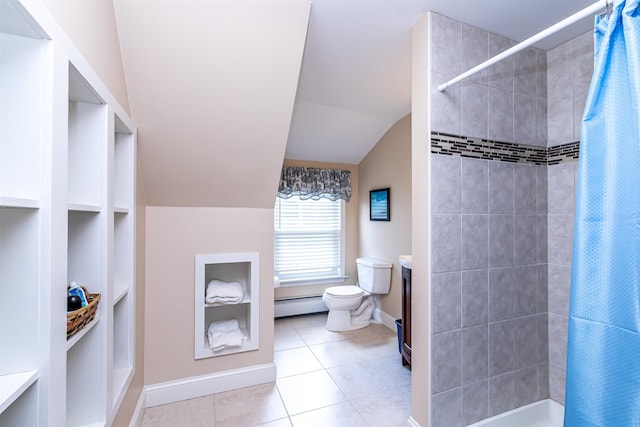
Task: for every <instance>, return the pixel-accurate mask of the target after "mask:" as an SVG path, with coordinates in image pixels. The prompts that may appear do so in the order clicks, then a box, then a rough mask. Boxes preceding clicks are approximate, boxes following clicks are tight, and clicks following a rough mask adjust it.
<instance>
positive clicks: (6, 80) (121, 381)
mask: <svg viewBox="0 0 640 427" xmlns="http://www.w3.org/2000/svg"><path fill="white" fill-rule="evenodd" d="M135 131H136V129H135V124H134V123H133V122H132V120H131V119H130V118H129V117H128V116H127V114H126V113H125V112H124V110H123V109H122V107H121V106H120V105H119V104H118V103H117V101H116V100H115V98H114V97H113V96H112V95H111V94H110V93H109V92H108V90H107V89H106V87H105V86H104V84H103V83H102V82H101V81H100V79H99V78H98V77H97V75H96V74H95V72H94V71H93V70H92V69H91V68H90V67H89V65H88V64H87V63H86V61H85V60H84V59H83V58H82V56H81V55H80V54H79V52H78V51H77V49H76V48H75V47H74V46H73V45H72V44H71V43H70V42H69V40H68V38H67V37H66V35H65V34H64V33H63V32H62V31H61V29H60V27H59V26H58V24H57V23H56V22H55V20H53V19H52V18H51V16H50V15H49V14H48V11H47V10H46V8H45V7H44V6H43V5H42V4H41V3H40V2H39V1H38V0H0V427H4V426H18V425H19V426H86V425H101V426H102V425H110V424H111V422H112V420H113V418H114V416H115V414H116V412H117V410H118V408H119V405H120V403H121V402H122V399H123V397H124V395H125V393H126V391H127V388H128V386H129V383H130V381H131V379H132V377H133V360H134V352H135V349H134V342H135V341H134V326H133V320H134V308H135V264H134V261H135V173H136V172H135V164H136V158H135V156H136V133H135ZM71 281H75V282H77V283H79V284H81V285H83V286H85V287H86V288H87V289H88V291H89V292H90V293H100V294H101V300H100V304H99V306H98V311H97V314H96V317H95V319H94V320H93V321H92V322H91V323H89V324H88V325H86V326H85V327H84V328H83V329H82V330H81V331H80V332H78V333H77V334H75V335H74V336H73V337H71V338H70V339H67V338H66V296H67V285H68V283H69V282H71Z"/></svg>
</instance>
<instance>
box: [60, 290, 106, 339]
mask: <svg viewBox="0 0 640 427" xmlns="http://www.w3.org/2000/svg"><path fill="white" fill-rule="evenodd" d="M82 289H83V290H84V293H85V295H86V296H87V303H88V304H87V305H86V306H84V307H82V308H79V309H78V310H74V311H69V312H67V339H69V338H71V337H72V336H74V335H75V334H76V333H78V332H79V331H80V330H81V329H82V328H84V327H85V326H86V325H87V324H88V323H89V322H91V321H92V320H93V319H94V318H95V317H96V312H97V311H98V303H99V302H100V294H90V293H89V292H87V290H86V289H85V288H84V287H82Z"/></svg>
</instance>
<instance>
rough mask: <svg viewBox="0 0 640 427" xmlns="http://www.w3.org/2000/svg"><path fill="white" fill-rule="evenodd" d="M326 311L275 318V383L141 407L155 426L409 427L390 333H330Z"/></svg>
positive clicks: (371, 329) (407, 399)
mask: <svg viewBox="0 0 640 427" xmlns="http://www.w3.org/2000/svg"><path fill="white" fill-rule="evenodd" d="M325 322H326V313H320V314H310V315H304V316H294V317H286V318H280V319H276V321H275V363H276V365H277V367H278V369H277V372H278V375H277V380H276V382H275V383H269V384H263V385H258V386H254V387H247V388H243V389H239V390H232V391H228V392H224V393H218V394H214V395H210V396H204V397H200V398H197V399H190V400H186V401H182V402H177V403H172V404H168V405H162V406H156V407H153V408H148V409H146V410H145V413H144V417H143V420H142V426H144V427H146V426H154V427H200V426H203V427H204V426H214V427H244V426H247V427H249V426H257V425H260V426H268V427H292V426H293V427H311V426H319V427H320V426H321V427H366V426H371V427H395V426H409V425H410V424H409V422H408V419H409V416H410V413H411V371H410V370H409V369H407V368H405V367H403V366H402V363H401V360H400V354H399V353H398V341H397V338H396V334H395V332H394V331H391V330H390V329H389V328H387V327H386V326H384V325H381V324H377V323H374V324H371V325H369V326H368V327H366V328H364V329H360V330H357V331H350V332H330V331H327V330H326V329H325V327H324V325H325Z"/></svg>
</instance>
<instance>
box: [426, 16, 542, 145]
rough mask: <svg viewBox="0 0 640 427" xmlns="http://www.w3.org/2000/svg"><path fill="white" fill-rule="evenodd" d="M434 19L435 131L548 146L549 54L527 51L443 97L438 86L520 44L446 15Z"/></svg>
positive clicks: (451, 88) (432, 104)
mask: <svg viewBox="0 0 640 427" xmlns="http://www.w3.org/2000/svg"><path fill="white" fill-rule="evenodd" d="M431 16H432V20H431V25H432V27H431V28H432V29H431V37H432V40H431V49H432V50H431V52H432V53H431V94H430V96H431V129H432V130H433V131H436V132H446V133H451V134H455V135H467V136H470V137H474V138H484V139H492V140H496V141H507V142H516V143H520V144H527V145H533V146H539V147H546V146H547V92H548V90H547V83H546V80H547V79H546V73H547V59H546V53H545V52H544V51H542V50H539V49H535V48H527V49H525V50H523V51H521V52H519V53H518V54H516V55H514V56H513V57H510V58H507V59H505V60H503V61H500V62H499V63H497V64H495V65H493V66H491V67H490V68H488V69H487V70H484V71H483V72H481V73H478V74H476V75H474V76H472V77H470V78H469V79H467V80H465V81H463V82H460V83H459V84H457V85H453V86H451V87H450V88H447V90H446V91H444V92H439V91H438V88H437V86H438V85H439V84H441V83H444V82H446V81H447V80H449V79H451V78H453V77H455V76H456V75H458V74H459V73H461V72H463V71H466V70H468V69H470V68H472V67H473V66H475V65H478V64H479V63H481V62H482V61H484V60H486V59H488V58H489V57H490V56H494V55H496V54H498V53H500V52H502V51H504V50H506V49H508V48H510V47H511V46H513V45H514V44H515V42H514V41H512V40H509V39H506V38H504V37H501V36H499V35H497V34H493V33H490V32H488V31H484V30H480V29H478V28H474V27H471V26H469V25H466V24H461V23H459V22H457V21H455V20H452V19H450V18H447V17H445V16H442V15H438V14H432V15H431Z"/></svg>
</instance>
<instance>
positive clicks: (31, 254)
mask: <svg viewBox="0 0 640 427" xmlns="http://www.w3.org/2000/svg"><path fill="white" fill-rule="evenodd" d="M13 14H15V12H14V11H13V10H9V9H7V8H6V7H5V6H3V5H0V16H1V17H2V19H0V426H13V425H36V424H38V423H39V420H40V418H39V414H38V394H39V392H40V378H41V374H42V372H41V366H42V364H41V360H40V353H41V351H40V350H41V347H40V343H39V342H38V340H37V337H38V336H39V335H40V320H39V319H40V315H41V313H40V310H39V302H40V289H41V277H40V274H39V268H40V264H41V254H42V243H41V232H42V221H43V218H42V212H41V209H40V208H41V206H42V191H43V175H42V166H41V162H42V161H44V159H45V157H46V154H44V153H43V152H44V149H43V146H44V145H45V144H46V142H47V141H48V140H47V135H46V133H45V128H46V124H47V123H48V122H49V119H50V115H51V108H50V105H49V102H50V100H51V93H50V90H49V89H50V87H49V86H48V85H47V80H46V79H45V77H44V74H43V71H44V70H49V69H50V67H51V61H50V59H51V58H50V51H51V50H50V48H51V46H50V43H49V40H46V39H45V38H43V37H42V34H41V33H40V32H39V31H36V30H35V29H33V28H31V27H30V26H29V25H25V24H24V23H23V22H20V23H17V22H12V21H13V20H12V15H13ZM18 100H19V102H18ZM25 423H26V424H25Z"/></svg>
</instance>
